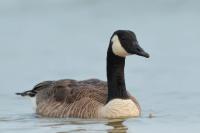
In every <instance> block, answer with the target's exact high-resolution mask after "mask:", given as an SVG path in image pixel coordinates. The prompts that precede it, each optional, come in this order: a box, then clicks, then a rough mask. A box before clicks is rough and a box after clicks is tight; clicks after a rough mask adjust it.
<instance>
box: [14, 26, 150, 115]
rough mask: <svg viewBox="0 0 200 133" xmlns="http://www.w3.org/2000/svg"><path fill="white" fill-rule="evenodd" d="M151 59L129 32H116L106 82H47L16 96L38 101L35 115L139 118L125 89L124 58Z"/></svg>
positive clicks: (109, 51)
mask: <svg viewBox="0 0 200 133" xmlns="http://www.w3.org/2000/svg"><path fill="white" fill-rule="evenodd" d="M133 54H136V55H139V56H144V57H146V58H149V54H148V53H146V52H145V51H144V50H143V49H142V48H141V47H140V46H139V44H138V41H137V39H136V36H135V34H134V33H133V32H132V31H129V30H117V31H115V32H114V33H113V35H112V36H111V39H110V44H109V47H108V51H107V82H105V81H101V80H98V79H88V80H83V81H76V80H71V79H64V80H58V81H44V82H41V83H39V84H37V85H36V86H35V87H34V88H33V89H32V90H29V91H25V92H22V93H16V94H17V95H21V96H28V97H31V98H35V105H36V113H37V114H39V115H41V116H46V117H59V118H63V117H76V118H119V117H137V116H140V113H141V109H140V106H139V104H138V102H137V101H136V99H135V98H134V97H133V96H131V94H130V93H129V92H127V90H126V85H125V80H124V66H125V58H126V56H128V55H133Z"/></svg>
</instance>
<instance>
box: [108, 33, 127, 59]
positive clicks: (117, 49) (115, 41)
mask: <svg viewBox="0 0 200 133" xmlns="http://www.w3.org/2000/svg"><path fill="white" fill-rule="evenodd" d="M111 41H112V51H113V53H114V54H115V55H118V56H121V57H126V56H127V55H129V53H128V52H127V51H126V50H125V49H124V48H123V47H122V45H121V43H120V41H119V38H118V36H117V35H114V36H113V38H112V40H111Z"/></svg>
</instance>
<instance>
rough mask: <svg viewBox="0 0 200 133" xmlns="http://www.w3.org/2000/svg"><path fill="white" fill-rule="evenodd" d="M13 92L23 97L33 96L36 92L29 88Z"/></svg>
mask: <svg viewBox="0 0 200 133" xmlns="http://www.w3.org/2000/svg"><path fill="white" fill-rule="evenodd" d="M15 94H16V95H20V96H23V97H25V96H29V97H34V96H35V95H36V94H37V93H36V92H35V91H34V90H29V91H25V92H17V93H15Z"/></svg>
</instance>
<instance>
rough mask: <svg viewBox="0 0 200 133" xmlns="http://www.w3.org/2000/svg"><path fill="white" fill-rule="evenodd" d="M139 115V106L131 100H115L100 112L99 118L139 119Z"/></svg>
mask: <svg viewBox="0 0 200 133" xmlns="http://www.w3.org/2000/svg"><path fill="white" fill-rule="evenodd" d="M139 115H140V111H139V109H138V107H137V105H136V104H135V103H134V102H133V101H132V100H130V99H129V100H123V99H113V100H111V101H110V102H108V103H107V104H106V105H105V106H103V107H102V108H100V111H99V117H103V118H120V117H137V116H139Z"/></svg>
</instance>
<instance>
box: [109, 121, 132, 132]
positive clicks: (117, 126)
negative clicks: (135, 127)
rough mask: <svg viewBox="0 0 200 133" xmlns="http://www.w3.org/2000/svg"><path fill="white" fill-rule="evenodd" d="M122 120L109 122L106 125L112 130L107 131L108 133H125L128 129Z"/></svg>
mask: <svg viewBox="0 0 200 133" xmlns="http://www.w3.org/2000/svg"><path fill="white" fill-rule="evenodd" d="M124 121H125V120H124V119H114V120H110V121H109V122H108V123H107V124H106V125H107V126H111V127H112V129H108V130H107V132H108V133H127V130H128V128H127V127H126V126H125V125H124V124H123V122H124Z"/></svg>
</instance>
